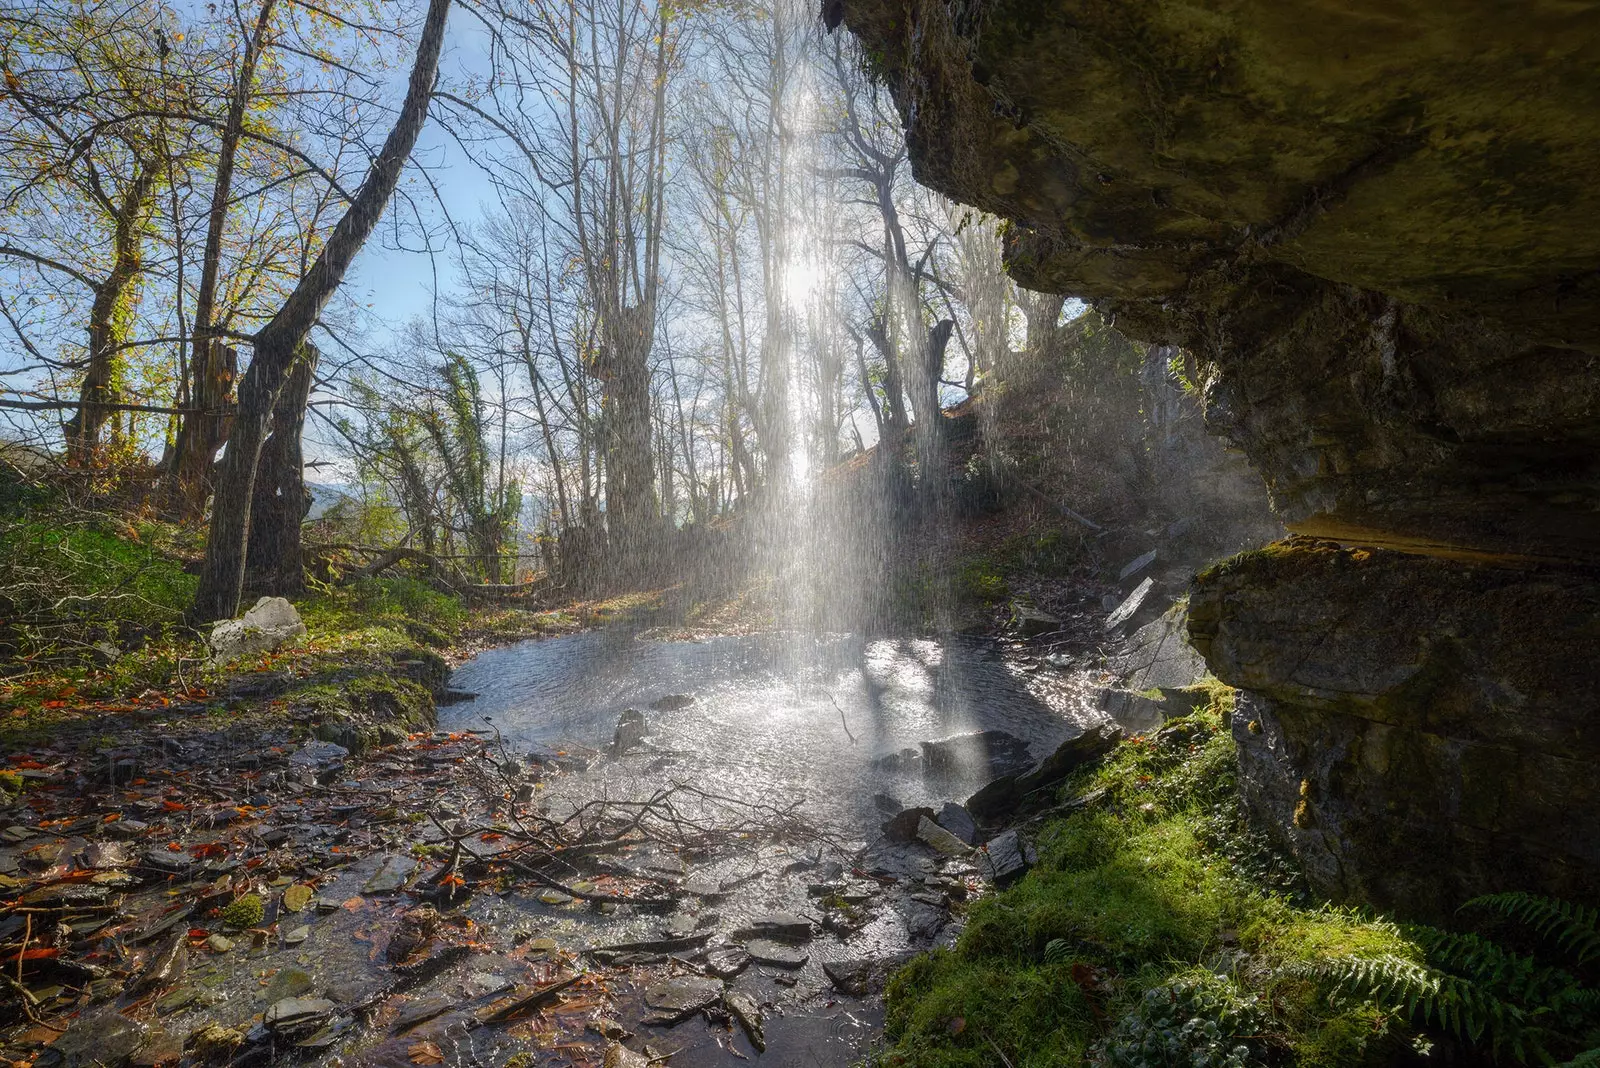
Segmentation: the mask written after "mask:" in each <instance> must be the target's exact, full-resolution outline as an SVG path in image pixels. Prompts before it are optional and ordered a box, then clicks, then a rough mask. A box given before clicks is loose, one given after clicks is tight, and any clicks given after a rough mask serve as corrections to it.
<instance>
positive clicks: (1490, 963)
mask: <svg viewBox="0 0 1600 1068" xmlns="http://www.w3.org/2000/svg"><path fill="white" fill-rule="evenodd" d="M1409 933H1410V935H1411V937H1412V938H1413V939H1414V940H1415V941H1416V942H1417V943H1419V944H1420V945H1421V946H1422V948H1423V951H1424V953H1425V954H1426V955H1427V960H1428V963H1429V964H1430V965H1432V966H1434V967H1436V968H1439V969H1441V970H1443V971H1446V972H1450V973H1452V974H1454V975H1459V976H1461V977H1462V978H1464V979H1469V980H1472V981H1473V982H1475V983H1478V984H1481V985H1482V986H1484V987H1487V988H1488V989H1490V990H1493V991H1495V992H1496V993H1497V994H1499V995H1500V996H1502V997H1504V998H1506V999H1508V1000H1511V1001H1515V1002H1520V1003H1522V1004H1525V1005H1546V1006H1552V1007H1560V1008H1562V1009H1568V1008H1570V1009H1574V1010H1577V1011H1579V1012H1583V1013H1587V1012H1588V1011H1590V1010H1591V1008H1592V1007H1600V1001H1597V999H1600V991H1593V990H1585V989H1583V987H1582V984H1581V983H1580V982H1579V980H1578V978H1577V977H1576V976H1574V975H1573V974H1572V973H1570V972H1567V971H1564V970H1562V969H1560V968H1553V967H1548V966H1546V965H1542V964H1540V963H1539V962H1538V961H1536V960H1534V959H1533V958H1532V957H1526V956H1522V955H1521V954H1517V953H1512V952H1510V951H1508V950H1506V949H1503V948H1502V947H1501V946H1499V945H1497V944H1496V943H1494V942H1491V941H1489V940H1488V939H1487V938H1484V937H1482V936H1480V935H1475V934H1455V933H1452V932H1449V931H1441V930H1439V929H1438V928H1436V927H1414V928H1411V929H1410V932H1409Z"/></svg>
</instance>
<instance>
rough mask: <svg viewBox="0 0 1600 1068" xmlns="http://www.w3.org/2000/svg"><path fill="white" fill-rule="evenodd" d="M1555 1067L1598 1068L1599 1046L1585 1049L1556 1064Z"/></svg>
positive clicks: (1599, 1061) (1599, 1059)
mask: <svg viewBox="0 0 1600 1068" xmlns="http://www.w3.org/2000/svg"><path fill="white" fill-rule="evenodd" d="M1556 1068H1600V1046H1596V1047H1595V1048H1594V1049H1586V1050H1584V1051H1583V1052H1582V1053H1580V1054H1578V1055H1577V1056H1576V1057H1574V1058H1572V1059H1571V1060H1570V1061H1564V1062H1562V1063H1561V1064H1558V1065H1557V1066H1556Z"/></svg>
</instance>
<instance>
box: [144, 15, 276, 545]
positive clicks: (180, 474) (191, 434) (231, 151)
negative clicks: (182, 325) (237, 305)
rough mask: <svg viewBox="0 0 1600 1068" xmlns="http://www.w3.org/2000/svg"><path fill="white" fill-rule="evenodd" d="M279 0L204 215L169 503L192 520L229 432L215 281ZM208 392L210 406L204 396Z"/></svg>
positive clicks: (248, 73) (242, 62)
mask: <svg viewBox="0 0 1600 1068" xmlns="http://www.w3.org/2000/svg"><path fill="white" fill-rule="evenodd" d="M275 3H276V0H262V3H261V10H260V14H259V17H258V18H257V19H256V29H255V33H253V34H252V35H251V36H249V37H247V38H246V39H245V43H244V54H243V55H242V56H241V57H240V59H239V75H238V77H237V78H236V79H235V81H234V87H233V99H232V101H231V102H230V103H229V106H228V121H227V123H226V125H224V126H223V128H222V143H221V145H220V146H219V147H218V149H217V173H216V178H215V179H214V180H213V182H212V184H211V207H210V210H209V212H208V213H207V217H206V247H205V253H204V256H203V257H202V259H201V263H200V287H199V290H198V291H197V293H196V294H195V306H194V328H193V332H192V334H191V335H190V336H191V344H192V351H193V352H194V354H195V357H194V359H193V360H192V361H191V373H192V375H193V384H192V387H191V391H190V392H191V394H192V396H193V397H194V398H195V403H194V407H195V408H197V409H199V411H198V412H195V413H193V414H191V415H188V416H186V417H185V418H184V420H183V424H182V425H181V426H180V427H179V428H178V440H177V444H176V446H175V448H174V455H173V460H172V464H171V466H170V467H169V468H168V469H167V480H166V481H167V499H168V503H169V507H170V508H171V509H172V510H173V511H174V512H175V513H176V514H177V515H179V516H180V517H182V518H193V517H195V516H198V515H200V514H201V512H203V511H204V510H205V505H206V495H207V494H208V493H209V492H210V490H211V487H210V485H209V482H210V478H209V476H210V473H211V461H212V459H213V457H215V456H216V455H217V449H218V448H219V447H221V445H222V437H223V436H225V433H226V432H225V431H223V432H222V433H220V434H219V429H220V423H219V420H218V418H217V417H216V416H215V415H214V414H213V413H212V409H213V407H220V406H221V405H222V404H224V403H226V401H227V399H228V398H227V390H224V391H223V392H222V393H221V394H220V396H219V395H217V394H216V381H217V380H216V379H215V378H214V377H213V376H212V372H214V371H215V370H216V368H215V367H214V366H213V365H212V364H211V363H210V362H209V361H210V360H211V359H212V353H213V350H214V347H215V346H214V341H215V333H216V327H215V324H214V323H213V322H212V320H213V318H214V317H215V309H216V300H217V277H218V275H219V273H220V272H221V264H222V240H223V231H224V229H225V228H226V224H227V219H228V201H229V198H230V197H231V196H232V195H233V165H234V159H235V157H236V156H237V155H238V151H239V139H240V137H241V136H242V134H243V131H244V115H245V109H246V108H247V107H248V106H249V103H250V94H251V89H252V87H253V86H254V84H255V76H256V63H257V61H258V60H259V59H260V58H261V49H262V46H263V44H264V43H265V41H266V36H267V25H268V23H269V21H270V20H271V18H272V8H273V5H274V4H275ZM236 371H237V367H236V366H235V367H234V368H232V369H230V371H229V374H228V387H229V388H231V387H232V384H233V374H234V373H235V372H236ZM208 391H209V392H210V395H211V397H210V403H206V402H204V401H202V400H201V399H200V398H201V397H202V396H205V395H207V392H208Z"/></svg>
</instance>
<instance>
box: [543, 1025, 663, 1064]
mask: <svg viewBox="0 0 1600 1068" xmlns="http://www.w3.org/2000/svg"><path fill="white" fill-rule="evenodd" d="M690 1015H693V1013H690ZM529 1063H532V1062H531V1061H530V1062H529ZM652 1063H653V1062H652V1061H651V1060H650V1058H649V1057H647V1056H645V1055H644V1054H643V1053H635V1052H634V1051H633V1050H631V1049H629V1048H628V1047H627V1046H624V1045H623V1044H622V1043H621V1042H613V1043H611V1044H610V1045H608V1046H606V1053H605V1059H604V1061H602V1062H601V1068H650V1065H651V1064H652Z"/></svg>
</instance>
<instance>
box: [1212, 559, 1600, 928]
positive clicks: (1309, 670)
mask: <svg viewBox="0 0 1600 1068" xmlns="http://www.w3.org/2000/svg"><path fill="white" fill-rule="evenodd" d="M1189 632H1190V636H1191V638H1192V640H1193V641H1194V643H1195V646H1196V647H1197V648H1198V649H1200V650H1201V651H1202V652H1203V653H1204V654H1205V655H1206V657H1207V659H1208V661H1209V663H1210V664H1211V666H1212V669H1213V670H1214V671H1215V672H1216V673H1217V675H1218V677H1219V678H1221V679H1223V680H1224V681H1226V682H1229V683H1231V684H1233V685H1236V686H1241V687H1245V688H1247V689H1249V690H1251V691H1254V694H1253V695H1250V696H1244V695H1241V698H1240V700H1239V702H1238V705H1237V708H1236V711H1235V715H1234V722H1233V732H1234V737H1235V739H1236V740H1237V742H1238V747H1239V768H1240V774H1241V787H1242V791H1243V794H1244V798H1245V801H1246V804H1247V805H1248V807H1249V808H1250V809H1251V810H1252V811H1253V812H1254V813H1255V814H1256V816H1257V817H1258V821H1259V822H1260V824H1261V825H1262V826H1263V827H1264V828H1265V829H1266V830H1267V831H1268V832H1269V833H1270V834H1271V835H1272V836H1273V837H1274V838H1275V839H1276V840H1277V841H1278V842H1279V843H1280V844H1282V845H1284V846H1286V847H1288V848H1289V849H1291V850H1293V851H1294V853H1295V854H1296V856H1297V857H1298V858H1299V859H1300V860H1301V862H1302V864H1303V865H1304V866H1305V870H1306V875H1307V877H1308V879H1309V880H1310V881H1311V883H1312V885H1313V886H1314V887H1315V888H1316V889H1317V890H1319V891H1320V892H1323V893H1326V894H1328V895H1330V896H1332V897H1334V898H1336V899H1345V900H1358V901H1369V902H1374V903H1377V904H1380V905H1383V906H1386V907H1391V908H1400V909H1404V910H1405V911H1406V912H1408V913H1410V914H1413V915H1418V916H1423V917H1433V918H1442V917H1443V916H1445V915H1446V914H1447V913H1448V912H1450V911H1451V910H1453V909H1454V907H1455V906H1456V905H1458V904H1460V902H1461V901H1462V900H1464V899H1465V898H1467V897H1471V896H1474V895H1477V894H1480V893H1485V892H1493V891H1497V890H1505V889H1537V890H1539V891H1541V892H1544V893H1549V894H1554V895H1556V896H1564V897H1575V898H1581V897H1582V896H1583V895H1584V894H1585V893H1588V892H1591V891H1589V890H1588V889H1586V888H1592V887H1594V886H1596V885H1600V837H1597V836H1596V835H1595V834H1594V833H1593V829H1594V828H1595V827H1597V826H1600V782H1597V780H1596V778H1595V776H1594V774H1593V768H1594V766H1595V763H1596V761H1597V759H1600V739H1597V738H1596V736H1595V733H1594V731H1593V729H1592V727H1593V724H1592V719H1593V717H1592V714H1591V710H1592V709H1593V707H1594V692H1595V687H1594V677H1595V674H1594V650H1596V649H1597V648H1600V588H1597V587H1596V586H1595V585H1594V583H1593V580H1592V578H1591V577H1590V576H1589V575H1588V574H1586V573H1584V572H1581V571H1566V570H1563V569H1559V568H1543V569H1539V570H1536V571H1531V572H1530V571H1527V570H1523V569H1504V568H1496V567H1491V566H1487V565H1476V566H1474V565H1469V564H1465V563H1461V562H1456V561H1450V560H1441V559H1434V558H1429V557H1423V556H1416V555H1410V554H1401V553H1394V552H1385V551H1382V550H1366V549H1346V548H1342V547H1340V546H1337V545H1333V544H1329V543H1323V542H1311V541H1306V540H1300V541H1294V542H1289V543H1285V544H1283V545H1279V546H1275V547H1273V548H1272V549H1270V550H1267V551H1263V552H1260V553H1253V554H1246V555H1245V556H1242V557H1238V558H1235V559H1234V560H1231V561H1227V562H1224V563H1223V564H1221V565H1218V566H1217V567H1215V568H1213V569H1211V570H1210V571H1208V572H1205V573H1203V574H1202V575H1200V576H1199V577H1198V578H1197V579H1196V580H1195V585H1194V590H1193V593H1192V594H1191V598H1190V622H1189ZM1535 784H1536V785H1535Z"/></svg>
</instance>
